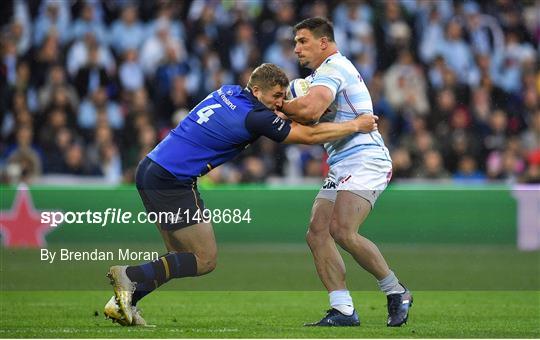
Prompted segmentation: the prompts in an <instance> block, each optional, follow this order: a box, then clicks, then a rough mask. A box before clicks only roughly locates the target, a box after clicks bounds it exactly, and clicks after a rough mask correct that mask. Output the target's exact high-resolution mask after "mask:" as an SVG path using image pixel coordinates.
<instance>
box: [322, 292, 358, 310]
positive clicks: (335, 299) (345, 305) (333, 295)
mask: <svg viewBox="0 0 540 340" xmlns="http://www.w3.org/2000/svg"><path fill="white" fill-rule="evenodd" d="M328 296H329V297H330V306H331V307H332V308H334V309H337V310H338V311H340V312H341V313H342V314H344V315H352V313H353V311H354V306H353V302H352V297H351V294H349V291H348V290H346V289H343V290H334V291H331V292H330V293H328Z"/></svg>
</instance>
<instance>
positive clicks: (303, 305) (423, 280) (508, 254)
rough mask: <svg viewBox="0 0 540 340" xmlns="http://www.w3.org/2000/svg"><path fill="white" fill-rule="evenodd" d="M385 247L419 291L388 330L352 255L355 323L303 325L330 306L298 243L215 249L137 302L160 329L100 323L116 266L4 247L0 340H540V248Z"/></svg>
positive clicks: (377, 296) (377, 298) (379, 299)
mask: <svg viewBox="0 0 540 340" xmlns="http://www.w3.org/2000/svg"><path fill="white" fill-rule="evenodd" d="M65 247H67V248H70V249H73V250H82V249H83V248H86V249H92V248H94V247H96V248H100V249H101V248H103V249H104V248H106V246H105V245H99V244H96V245H88V244H86V245H84V247H83V246H82V245H75V244H70V245H65ZM109 247H111V246H109ZM122 247H123V248H125V247H130V248H133V249H136V250H156V251H161V248H162V247H163V246H162V245H156V246H149V245H145V246H143V245H138V246H137V245H134V244H131V245H128V244H123V245H122ZM50 248H51V247H50ZM51 249H52V248H51ZM381 249H382V250H383V253H384V254H385V256H386V258H387V260H388V262H389V263H390V264H391V266H392V268H393V269H394V270H396V273H398V275H399V277H400V278H401V279H402V280H403V281H404V282H405V283H406V284H407V285H408V286H409V287H410V288H411V289H412V290H413V293H414V299H415V305H414V307H413V309H412V312H411V318H410V322H409V325H407V326H406V327H403V328H400V329H388V328H386V327H385V319H386V307H385V304H386V299H385V298H384V296H383V295H382V294H381V293H379V292H376V291H375V290H376V284H375V282H374V280H373V278H372V277H371V276H370V275H369V274H367V273H365V272H364V271H363V270H361V269H360V268H358V265H356V264H355V263H354V261H353V260H352V259H351V257H350V256H349V255H348V254H345V256H344V259H345V262H346V264H347V268H348V272H347V281H348V284H349V288H350V289H351V290H352V291H354V293H353V298H354V301H355V303H356V307H357V308H358V310H359V313H360V317H361V320H362V326H361V327H360V328H337V329H320V328H316V329H313V328H305V327H302V324H303V323H304V322H310V321H315V320H317V319H318V318H320V317H321V316H322V315H323V313H324V310H325V309H326V308H327V303H328V301H327V299H328V298H327V295H326V293H325V292H322V291H321V283H320V282H319V280H318V279H317V275H316V273H315V269H314V266H313V262H312V259H311V256H310V254H309V251H308V250H307V248H306V246H305V245H294V244H290V245H288V244H282V245H279V244H266V245H264V244H252V245H246V244H236V245H232V244H223V245H220V255H219V260H218V262H219V265H218V268H217V270H216V271H215V272H213V273H212V274H211V275H207V276H204V277H200V278H185V279H182V280H173V281H171V282H169V283H168V284H167V285H165V286H164V287H163V289H160V291H158V292H155V293H153V294H151V295H150V296H148V297H147V298H145V299H144V300H142V301H141V303H140V307H141V308H142V309H143V311H144V315H145V318H146V319H147V321H148V322H149V323H152V324H156V325H157V327H156V328H122V327H120V326H118V325H114V324H112V323H111V322H110V321H109V320H105V319H104V317H103V314H102V310H103V305H104V304H105V303H106V302H107V300H108V297H110V295H111V294H112V293H111V290H110V286H109V285H108V280H107V279H106V278H105V275H104V274H105V272H106V270H107V268H108V266H109V265H111V264H113V263H117V262H107V261H95V262H89V261H86V262H85V261H82V262H77V261H74V262H56V263H53V264H47V263H46V262H43V261H40V259H39V250H29V249H26V250H24V249H17V250H14V249H6V248H0V337H2V338H5V337H14V338H17V337H39V338H43V337H46V338H60V337H69V338H72V337H85V338H89V337H90V338H100V337H101V338H103V337H116V338H131V337H148V338H356V337H368V338H392V337H419V338H435V337H436V338H441V337H442V338H456V337H457V338H469V337H481V338H502V337H510V338H522V337H523V338H540V266H539V265H538V264H539V263H540V253H539V252H519V251H517V250H516V249H515V248H514V247H508V246H506V247H505V246H455V245H444V246H443V245H438V246H428V245H422V246H419V245H411V246H406V245H401V246H396V245H382V246H381Z"/></svg>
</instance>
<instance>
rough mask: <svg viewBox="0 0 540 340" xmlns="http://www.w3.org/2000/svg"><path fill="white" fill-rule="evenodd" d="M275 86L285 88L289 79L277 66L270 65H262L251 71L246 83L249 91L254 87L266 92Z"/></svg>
mask: <svg viewBox="0 0 540 340" xmlns="http://www.w3.org/2000/svg"><path fill="white" fill-rule="evenodd" d="M276 85H280V86H282V87H287V85H289V78H287V75H286V74H285V72H283V70H281V69H280V68H279V67H278V66H276V65H274V64H270V63H265V64H262V65H260V66H258V67H257V68H256V69H255V70H253V72H251V76H250V77H249V81H248V83H247V87H248V89H250V90H251V89H253V87H254V86H258V87H259V88H261V89H263V90H267V89H269V88H272V87H274V86H276Z"/></svg>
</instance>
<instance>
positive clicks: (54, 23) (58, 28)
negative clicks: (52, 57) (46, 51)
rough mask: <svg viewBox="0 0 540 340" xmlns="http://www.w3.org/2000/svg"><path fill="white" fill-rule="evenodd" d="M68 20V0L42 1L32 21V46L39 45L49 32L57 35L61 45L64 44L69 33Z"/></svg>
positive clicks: (68, 37)
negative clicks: (33, 21)
mask: <svg viewBox="0 0 540 340" xmlns="http://www.w3.org/2000/svg"><path fill="white" fill-rule="evenodd" d="M70 21H71V10H70V8H69V2H67V1H55V0H44V1H42V2H41V5H40V7H39V13H38V16H37V17H36V20H35V23H34V30H33V32H34V46H40V45H41V44H42V43H43V40H44V39H45V38H46V37H47V36H50V35H51V34H54V35H57V36H58V37H59V40H60V43H61V44H62V45H64V44H66V43H67V42H68V40H69V39H70V34H71V27H70Z"/></svg>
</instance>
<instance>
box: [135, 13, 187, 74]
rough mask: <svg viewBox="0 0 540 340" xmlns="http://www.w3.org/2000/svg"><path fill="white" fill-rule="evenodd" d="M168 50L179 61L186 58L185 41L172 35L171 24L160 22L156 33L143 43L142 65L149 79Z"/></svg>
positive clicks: (156, 26) (156, 27) (157, 23)
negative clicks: (172, 52)
mask: <svg viewBox="0 0 540 340" xmlns="http://www.w3.org/2000/svg"><path fill="white" fill-rule="evenodd" d="M167 50H173V51H174V52H175V54H176V56H177V58H178V61H180V60H182V58H185V57H186V53H185V48H184V45H183V41H182V40H178V38H175V37H174V36H173V35H172V33H171V27H170V22H168V21H158V22H156V24H155V30H154V33H153V34H152V35H151V36H149V37H148V38H147V39H146V40H145V42H144V43H143V46H142V50H141V54H140V61H141V65H142V67H143V70H144V72H145V74H146V75H147V76H148V77H151V76H153V75H154V74H155V71H156V69H157V68H158V66H159V64H160V63H161V61H162V60H163V59H164V57H165V53H166V51H167Z"/></svg>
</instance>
